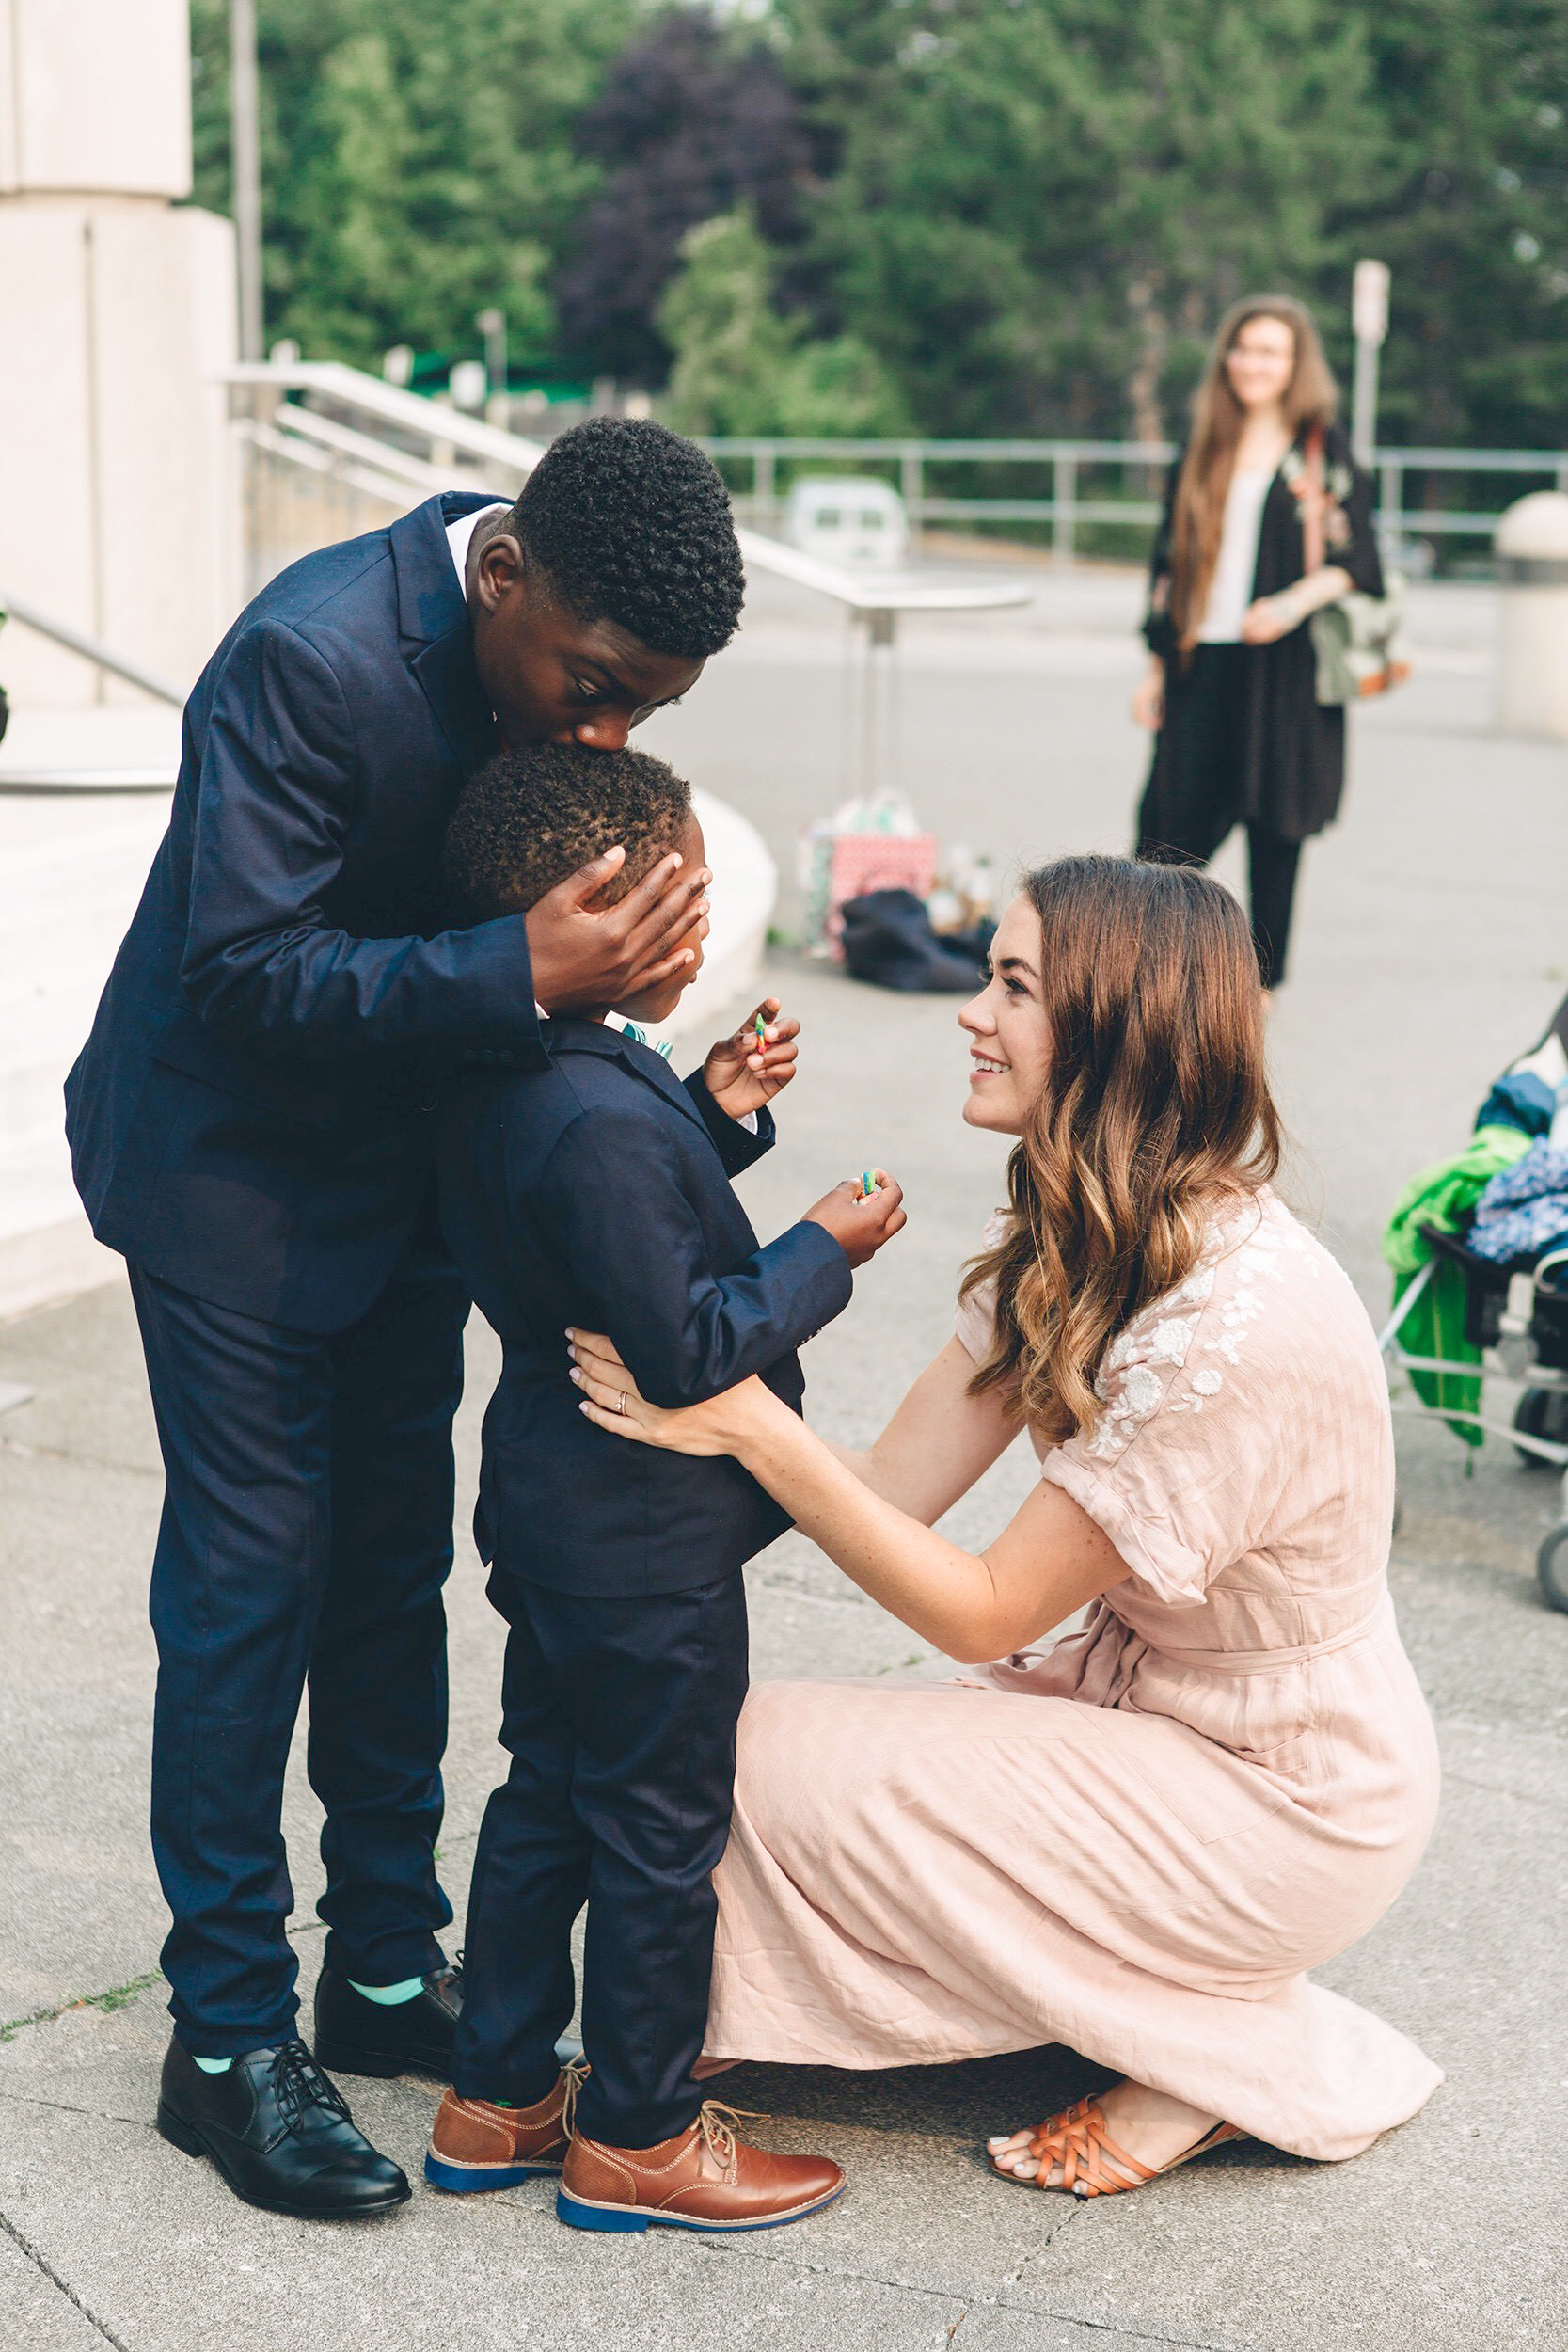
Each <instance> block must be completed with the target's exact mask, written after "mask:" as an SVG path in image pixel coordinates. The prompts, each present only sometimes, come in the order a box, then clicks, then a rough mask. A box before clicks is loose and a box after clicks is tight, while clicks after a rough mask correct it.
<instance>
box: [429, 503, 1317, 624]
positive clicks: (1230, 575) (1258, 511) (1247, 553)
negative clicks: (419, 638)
mask: <svg viewBox="0 0 1568 2352" xmlns="http://www.w3.org/2000/svg"><path fill="white" fill-rule="evenodd" d="M1274 476H1275V469H1274V468H1273V467H1272V466H1238V467H1237V469H1236V470H1235V472H1234V473H1233V474H1232V475H1231V477H1230V488H1229V490H1228V492H1227V496H1226V501H1225V528H1224V530H1223V532H1221V534H1220V553H1219V561H1218V563H1217V564H1215V565H1214V577H1213V579H1212V580H1211V581H1210V583H1209V602H1208V604H1207V605H1206V606H1205V608H1204V613H1203V626H1202V628H1200V629H1199V630H1198V632H1197V642H1198V644H1200V645H1234V644H1237V643H1238V642H1239V640H1240V638H1241V634H1242V615H1243V612H1245V611H1246V609H1247V607H1248V605H1249V604H1250V603H1251V602H1252V583H1253V580H1254V579H1255V577H1256V575H1257V571H1258V534H1259V531H1260V530H1261V529H1262V524H1263V501H1264V500H1265V499H1266V498H1267V497H1268V495H1269V485H1270V483H1271V482H1272V481H1273V480H1274ZM449 536H450V533H449Z"/></svg>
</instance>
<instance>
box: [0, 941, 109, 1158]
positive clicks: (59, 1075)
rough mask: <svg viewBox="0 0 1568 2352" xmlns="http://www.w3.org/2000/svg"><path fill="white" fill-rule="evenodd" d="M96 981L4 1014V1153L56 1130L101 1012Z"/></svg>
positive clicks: (0, 1050) (26, 1000) (18, 1004)
mask: <svg viewBox="0 0 1568 2352" xmlns="http://www.w3.org/2000/svg"><path fill="white" fill-rule="evenodd" d="M98 996H99V984H98V982H97V981H96V980H89V981H87V982H86V983H75V984H72V985H71V986H70V987H67V988H61V989H57V990H53V991H51V992H49V993H39V994H35V995H32V996H24V997H19V998H17V999H15V1000H13V1001H12V1002H11V1003H9V1004H8V1005H7V1006H6V1007H5V1008H4V1009H3V1010H0V1022H3V1024H4V1043H3V1045H0V1150H3V1149H4V1147H5V1145H6V1144H7V1143H8V1142H14V1141H25V1140H30V1139H31V1138H32V1137H33V1136H39V1135H45V1134H48V1133H50V1132H51V1131H53V1130H54V1129H56V1128H57V1127H58V1126H59V1124H60V1121H61V1120H62V1119H63V1118H64V1117H65V1111H64V1108H63V1106H62V1104H61V1102H60V1089H61V1087H62V1086H63V1084H64V1082H65V1074H66V1072H67V1071H68V1070H69V1069H70V1068H71V1063H72V1062H73V1061H74V1060H75V1058H76V1057H77V1055H78V1054H79V1053H80V1052H81V1050H82V1044H83V1041H84V1040H85V1038H86V1037H87V1031H88V1030H89V1029H90V1028H91V1026H92V1016H93V1013H94V1011H95V1010H96V1009H97V1006H98Z"/></svg>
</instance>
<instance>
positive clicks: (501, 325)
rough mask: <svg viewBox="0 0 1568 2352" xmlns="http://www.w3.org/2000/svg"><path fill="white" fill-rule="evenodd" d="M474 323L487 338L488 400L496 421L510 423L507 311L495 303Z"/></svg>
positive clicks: (486, 405)
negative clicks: (498, 307)
mask: <svg viewBox="0 0 1568 2352" xmlns="http://www.w3.org/2000/svg"><path fill="white" fill-rule="evenodd" d="M474 325H475V326H477V327H478V329H479V331H480V333H481V334H482V335H483V338H484V382H485V389H486V390H487V391H488V393H489V398H488V400H487V401H486V403H485V407H486V410H487V411H488V414H489V416H490V420H491V422H492V423H499V424H502V425H504V424H505V422H506V312H505V311H504V310H497V309H496V307H495V305H494V304H492V305H491V307H490V309H489V310H481V312H480V313H479V316H478V317H477V318H476V319H475V321H474Z"/></svg>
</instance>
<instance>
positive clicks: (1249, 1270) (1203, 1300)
mask: <svg viewBox="0 0 1568 2352" xmlns="http://www.w3.org/2000/svg"><path fill="white" fill-rule="evenodd" d="M1241 1214H1245V1215H1250V1216H1251V1217H1252V1220H1253V1221H1252V1225H1251V1229H1250V1231H1248V1232H1247V1233H1246V1235H1245V1238H1244V1239H1243V1240H1242V1241H1240V1242H1239V1243H1238V1241H1237V1239H1236V1228H1237V1223H1238V1216H1229V1217H1227V1218H1225V1219H1223V1220H1222V1221H1221V1222H1220V1223H1219V1224H1218V1225H1216V1226H1214V1227H1213V1228H1212V1230H1211V1232H1210V1234H1209V1238H1208V1239H1207V1241H1206V1242H1205V1243H1204V1246H1203V1251H1202V1254H1201V1256H1200V1257H1199V1259H1198V1263H1197V1264H1196V1266H1195V1267H1194V1269H1193V1271H1192V1273H1191V1274H1189V1275H1188V1277H1187V1279H1186V1280H1185V1281H1184V1282H1181V1283H1179V1284H1178V1286H1177V1288H1176V1289H1175V1290H1174V1291H1170V1292H1168V1293H1167V1294H1166V1295H1165V1296H1164V1298H1157V1299H1155V1300H1154V1301H1153V1302H1152V1304H1151V1305H1149V1306H1148V1307H1146V1308H1145V1309H1144V1311H1143V1313H1142V1314H1141V1315H1139V1316H1137V1317H1136V1319H1135V1320H1134V1321H1133V1322H1132V1323H1130V1324H1129V1325H1128V1327H1127V1328H1126V1330H1125V1331H1122V1332H1119V1333H1118V1334H1117V1338H1116V1339H1115V1340H1113V1341H1112V1343H1111V1344H1110V1346H1109V1347H1108V1348H1107V1349H1106V1351H1105V1357H1104V1360H1103V1362H1102V1363H1101V1369H1100V1374H1099V1376H1098V1378H1097V1379H1096V1381H1095V1393H1096V1394H1097V1395H1098V1396H1099V1398H1100V1400H1101V1404H1102V1405H1103V1406H1104V1408H1105V1409H1104V1411H1103V1413H1102V1414H1101V1417H1100V1421H1099V1422H1098V1424H1097V1426H1096V1428H1095V1432H1094V1435H1093V1437H1092V1438H1090V1439H1089V1442H1088V1447H1087V1451H1088V1453H1089V1454H1091V1455H1092V1456H1094V1457H1095V1458H1096V1459H1097V1460H1100V1461H1109V1460H1112V1459H1114V1458H1115V1456H1116V1455H1117V1454H1120V1453H1121V1452H1122V1451H1123V1450H1124V1448H1126V1447H1127V1446H1128V1445H1130V1444H1131V1443H1132V1439H1133V1438H1135V1437H1136V1435H1137V1433H1138V1431H1139V1430H1140V1429H1141V1428H1142V1427H1143V1426H1144V1424H1145V1423H1146V1422H1148V1421H1149V1420H1150V1419H1151V1418H1152V1416H1153V1415H1154V1414H1155V1413H1156V1412H1157V1411H1158V1410H1159V1409H1160V1407H1161V1406H1165V1409H1166V1410H1167V1411H1169V1412H1173V1413H1200V1412H1202V1410H1203V1408H1204V1406H1205V1405H1206V1404H1207V1403H1208V1402H1209V1400H1210V1399H1211V1398H1212V1397H1216V1396H1218V1395H1219V1394H1220V1392H1221V1391H1222V1390H1223V1388H1224V1386H1225V1375H1224V1374H1223V1373H1222V1372H1220V1371H1218V1370H1216V1369H1215V1368H1214V1367H1213V1366H1212V1365H1208V1364H1206V1365H1204V1366H1203V1367H1202V1369H1201V1370H1199V1371H1196V1372H1194V1373H1193V1374H1192V1375H1191V1376H1190V1378H1189V1379H1188V1380H1187V1382H1186V1385H1185V1388H1184V1390H1181V1391H1180V1392H1178V1380H1177V1375H1179V1374H1180V1373H1182V1372H1184V1371H1185V1369H1186V1364H1187V1359H1188V1357H1189V1356H1190V1354H1191V1353H1192V1349H1193V1343H1194V1341H1195V1339H1196V1337H1197V1333H1198V1330H1199V1327H1200V1326H1202V1325H1204V1322H1205V1318H1204V1312H1203V1311H1204V1309H1205V1308H1206V1307H1207V1306H1208V1304H1209V1302H1210V1300H1211V1299H1212V1296H1213V1291H1214V1278H1215V1274H1216V1272H1217V1270H1218V1268H1219V1266H1220V1264H1221V1263H1223V1262H1228V1263H1229V1264H1230V1265H1231V1266H1232V1267H1233V1269H1234V1276H1235V1279H1234V1285H1233V1288H1232V1290H1231V1293H1230V1295H1229V1297H1228V1298H1226V1299H1224V1300H1223V1301H1222V1303H1221V1304H1220V1305H1219V1307H1218V1308H1217V1309H1216V1310H1215V1311H1214V1312H1213V1313H1212V1315H1211V1316H1209V1318H1208V1321H1207V1327H1205V1329H1204V1336H1203V1338H1202V1340H1201V1342H1200V1343H1199V1345H1200V1350H1201V1353H1203V1354H1204V1355H1215V1356H1218V1357H1219V1359H1220V1360H1221V1362H1222V1363H1225V1364H1227V1365H1232V1366H1233V1365H1236V1364H1238V1363H1239V1362H1240V1361H1241V1349H1242V1343H1243V1341H1244V1339H1245V1337H1246V1333H1247V1330H1248V1327H1250V1326H1251V1325H1252V1324H1254V1323H1255V1322H1256V1321H1257V1320H1258V1317H1259V1315H1261V1314H1263V1313H1264V1312H1265V1311H1266V1310H1267V1307H1268V1303H1269V1302H1268V1299H1267V1297H1266V1296H1265V1295H1263V1292H1262V1291H1261V1290H1260V1288H1259V1284H1260V1283H1261V1284H1266V1285H1274V1286H1277V1285H1279V1284H1280V1283H1281V1282H1282V1281H1283V1280H1284V1276H1283V1274H1282V1273H1281V1271H1280V1267H1279V1259H1280V1254H1281V1251H1282V1250H1288V1251H1289V1252H1290V1253H1291V1255H1292V1256H1297V1257H1300V1256H1305V1257H1306V1259H1307V1263H1308V1264H1309V1265H1310V1266H1311V1269H1312V1272H1313V1273H1314V1274H1316V1273H1317V1271H1318V1266H1317V1260H1316V1257H1315V1256H1314V1255H1313V1253H1311V1252H1310V1251H1309V1250H1308V1248H1307V1236H1306V1235H1305V1234H1304V1233H1303V1232H1301V1230H1300V1228H1299V1227H1298V1226H1297V1225H1296V1223H1295V1221H1294V1219H1293V1218H1292V1217H1291V1215H1290V1213H1289V1211H1288V1210H1286V1209H1285V1208H1284V1207H1283V1205H1282V1204H1281V1203H1280V1202H1279V1201H1277V1200H1275V1199H1274V1198H1273V1197H1272V1196H1270V1197H1269V1198H1267V1199H1265V1200H1261V1201H1259V1202H1258V1203H1257V1204H1256V1206H1254V1204H1252V1203H1248V1204H1247V1208H1246V1210H1245V1211H1244V1212H1242V1213H1241ZM1181 1307H1185V1308H1188V1309H1196V1312H1189V1313H1186V1314H1180V1313H1177V1312H1175V1311H1174V1310H1176V1309H1178V1308H1181ZM1167 1365H1168V1366H1169V1367H1170V1371H1169V1374H1168V1375H1167V1376H1165V1377H1162V1376H1161V1373H1160V1371H1159V1370H1157V1369H1156V1367H1160V1366H1167Z"/></svg>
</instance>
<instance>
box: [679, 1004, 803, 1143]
mask: <svg viewBox="0 0 1568 2352" xmlns="http://www.w3.org/2000/svg"><path fill="white" fill-rule="evenodd" d="M778 1013H779V1000H778V998H777V997H776V996H765V997H764V998H763V1000H762V1003H761V1004H760V1005H759V1006H758V1007H757V1009H756V1010H755V1012H753V1013H752V1014H751V1015H750V1016H749V1017H748V1019H747V1020H746V1021H745V1022H744V1023H743V1025H741V1027H739V1028H738V1029H736V1032H735V1035H734V1036H733V1037H722V1038H721V1039H720V1041H719V1042H718V1044H717V1045H715V1046H714V1047H713V1048H712V1050H711V1051H710V1053H709V1055H708V1057H707V1059H706V1061H705V1062H704V1064H703V1079H704V1083H705V1086H706V1088H707V1090H708V1092H709V1093H710V1094H711V1095H712V1097H713V1099H714V1101H715V1102H716V1103H717V1104H718V1105H719V1107H720V1109H721V1111H723V1112H724V1113H725V1115H726V1116H727V1117H728V1118H730V1119H744V1118H745V1117H746V1115H747V1113H748V1112H749V1111H760V1110H762V1109H763V1108H764V1107H765V1105H766V1104H768V1103H770V1102H771V1101H772V1100H773V1097H774V1096H775V1095H776V1094H777V1093H778V1092H779V1091H780V1089H782V1088H784V1087H786V1086H787V1085H788V1084H789V1082H790V1080H791V1078H793V1077H794V1075H795V1057H796V1054H797V1052H798V1051H799V1048H798V1046H797V1043H796V1041H797V1039H798V1038H799V1037H800V1023H799V1022H798V1021H781V1020H780V1019H779V1018H778Z"/></svg>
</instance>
